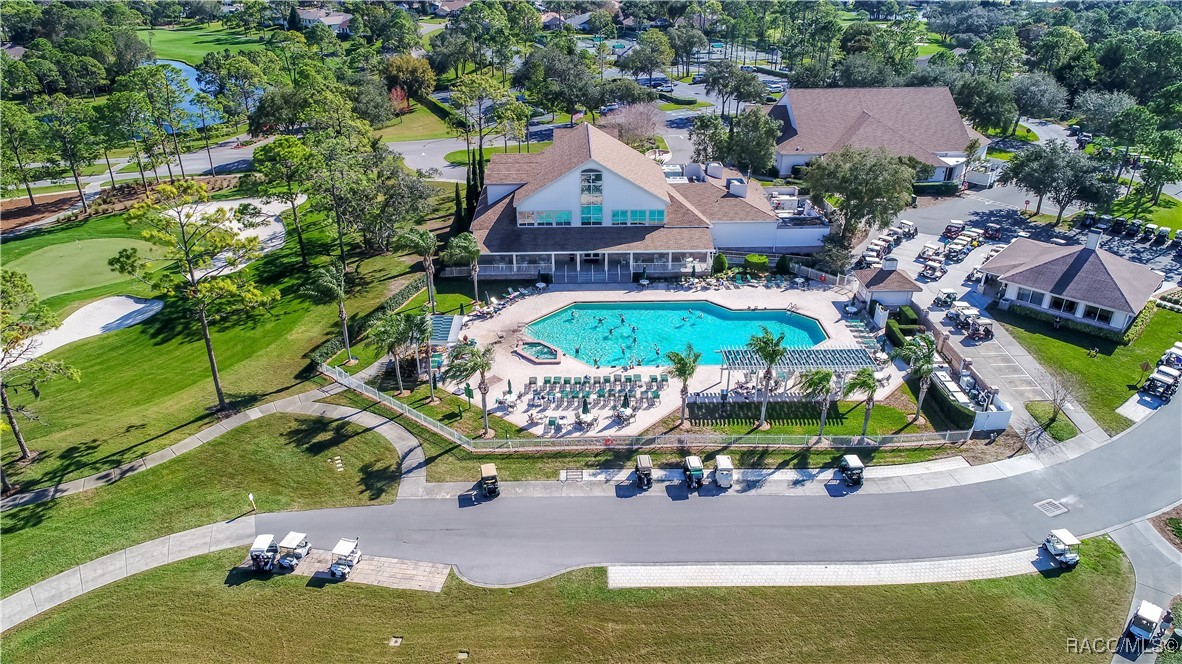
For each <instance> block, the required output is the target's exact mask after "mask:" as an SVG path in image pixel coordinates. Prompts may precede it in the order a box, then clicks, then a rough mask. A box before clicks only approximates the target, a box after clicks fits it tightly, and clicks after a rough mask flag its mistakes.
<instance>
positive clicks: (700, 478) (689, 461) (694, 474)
mask: <svg viewBox="0 0 1182 664" xmlns="http://www.w3.org/2000/svg"><path fill="white" fill-rule="evenodd" d="M682 470H683V472H684V473H685V486H686V487H687V488H689V490H690V491H693V490H694V489H700V488H702V485H703V484H705V483H706V471H705V469H704V468H702V459H701V457H698V456H694V455H690V456H687V457H686V458H685V463H684V464H683V466H682Z"/></svg>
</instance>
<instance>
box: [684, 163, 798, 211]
mask: <svg viewBox="0 0 1182 664" xmlns="http://www.w3.org/2000/svg"><path fill="white" fill-rule="evenodd" d="M723 175H724V177H722V178H712V177H707V178H706V180H705V182H688V183H680V184H668V185H666V186H668V187H669V189H670V190H671V191H675V192H677V193H678V194H680V195H681V197H682V198H683V199H684V200H685V202H686V203H687V204H688V205H689V206H691V207H692V208H693V209H694V211H695V212H697V213H698V214H699V215H701V216H702V217H703V218H704V219H708V220H710V221H711V222H714V221H773V220H776V219H777V217H776V214H775V213H774V212H772V206H771V203H769V202H768V200H767V197H766V196H764V195H763V187H761V186H760V184H759V182H756V181H753V180H748V181H747V195H746V196H735V195H734V194H731V193H730V192H729V191H727V188H726V179H727V178H732V177H735V178H737V177H742V176H741V175H740V174H739V173H738V172H736V171H729V170H728V171H726V172H724V174H723Z"/></svg>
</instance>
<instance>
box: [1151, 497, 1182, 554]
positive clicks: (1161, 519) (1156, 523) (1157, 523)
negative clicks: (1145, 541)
mask: <svg viewBox="0 0 1182 664" xmlns="http://www.w3.org/2000/svg"><path fill="white" fill-rule="evenodd" d="M1168 519H1182V505H1178V506H1176V507H1174V508H1173V509H1170V510H1167V511H1165V512H1162V513H1161V514H1158V515H1157V516H1155V517H1153V518H1152V519H1150V520H1149V522H1150V523H1152V524H1153V527H1154V528H1157V532H1159V533H1161V536H1162V537H1164V538H1165V539H1166V541H1167V542H1169V543H1170V544H1172V545H1173V546H1174V548H1175V549H1178V550H1179V551H1182V539H1179V538H1178V535H1176V534H1175V533H1174V530H1173V529H1172V528H1170V526H1169V525H1168V524H1167V523H1166V521H1167V520H1168Z"/></svg>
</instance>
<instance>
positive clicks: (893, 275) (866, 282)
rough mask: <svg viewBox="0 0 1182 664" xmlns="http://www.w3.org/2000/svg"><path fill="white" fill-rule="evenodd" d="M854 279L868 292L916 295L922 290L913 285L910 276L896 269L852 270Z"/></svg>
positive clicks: (918, 286) (913, 282) (913, 281)
mask: <svg viewBox="0 0 1182 664" xmlns="http://www.w3.org/2000/svg"><path fill="white" fill-rule="evenodd" d="M854 278H855V279H857V280H858V282H859V283H861V284H862V285H863V286H865V287H866V290H869V291H896V292H902V291H908V292H911V293H918V292H920V291H922V290H923V288H922V287H920V285H919V284H917V283H915V280H914V279H912V278H911V275H909V274H907V273H906V272H904V271H903V270H898V269H896V270H884V269H882V268H870V269H866V270H854Z"/></svg>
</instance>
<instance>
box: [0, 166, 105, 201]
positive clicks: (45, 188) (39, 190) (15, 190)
mask: <svg viewBox="0 0 1182 664" xmlns="http://www.w3.org/2000/svg"><path fill="white" fill-rule="evenodd" d="M116 172H117V171H116ZM82 188H83V189H85V188H86V185H85V184H83V185H82ZM63 191H69V192H74V193H77V191H78V188H77V187H75V186H74V181H73V180H69V181H68V182H67V181H62V182H59V183H57V184H43V185H39V186H35V187H33V195H34V196H37V195H40V194H60V193H61V192H63ZM27 194H28V192H27V191H25V186H24V185H20V186H17V187H10V188H7V189H5V190H4V198H5V200H7V199H9V198H25V197H26V195H27Z"/></svg>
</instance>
